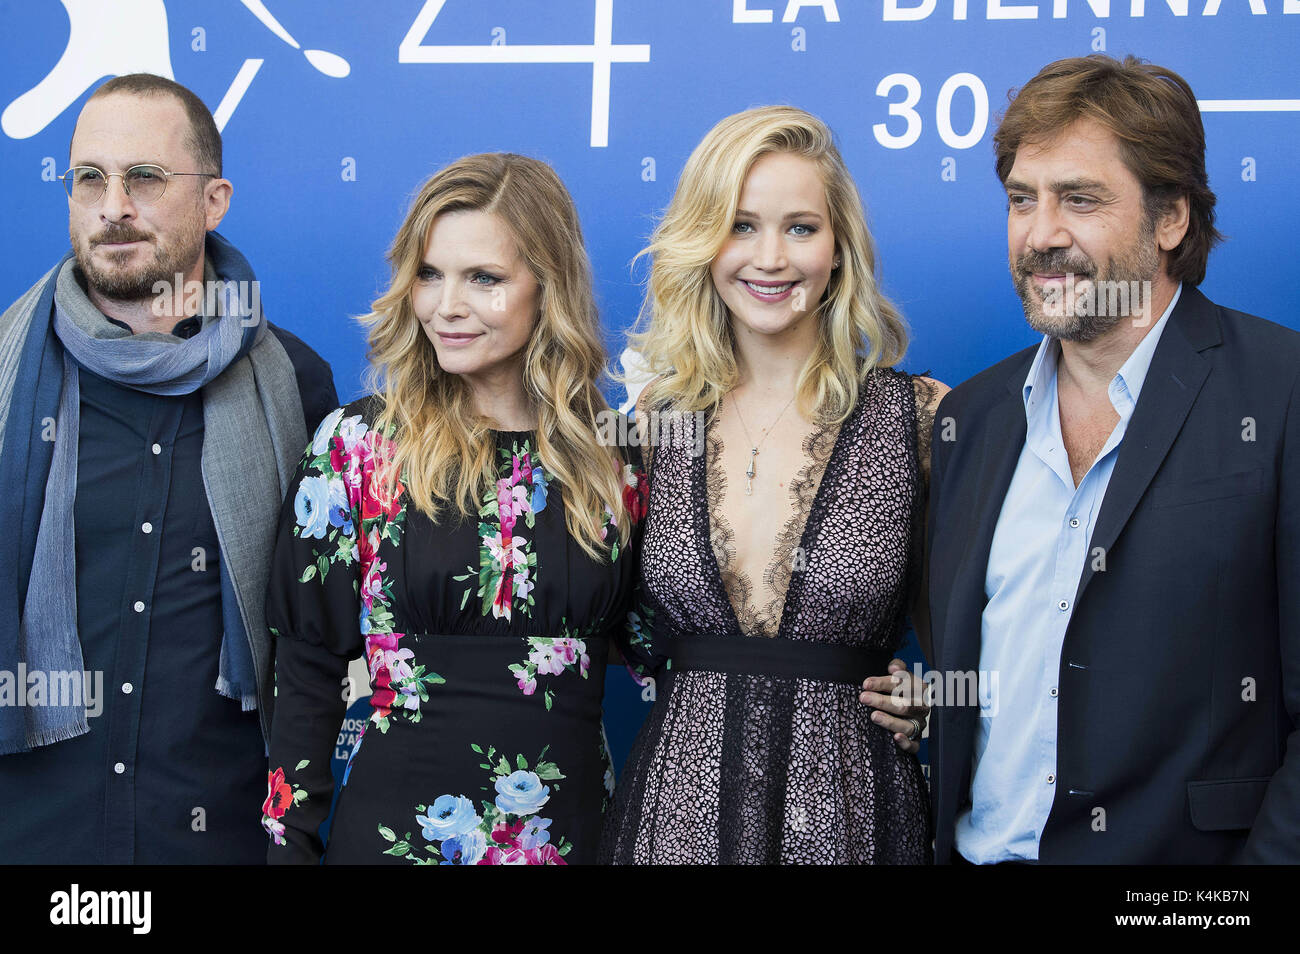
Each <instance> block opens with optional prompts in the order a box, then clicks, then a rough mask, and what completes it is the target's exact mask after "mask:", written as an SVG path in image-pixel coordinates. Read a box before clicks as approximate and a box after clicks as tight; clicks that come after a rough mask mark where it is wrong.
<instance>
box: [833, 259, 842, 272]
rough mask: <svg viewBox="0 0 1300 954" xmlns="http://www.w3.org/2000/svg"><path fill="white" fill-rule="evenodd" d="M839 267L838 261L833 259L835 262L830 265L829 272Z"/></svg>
mask: <svg viewBox="0 0 1300 954" xmlns="http://www.w3.org/2000/svg"><path fill="white" fill-rule="evenodd" d="M839 267H840V260H839V259H838V258H837V259H835V261H833V262H832V263H831V271H835V269H837V268H839Z"/></svg>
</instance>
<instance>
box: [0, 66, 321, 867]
mask: <svg viewBox="0 0 1300 954" xmlns="http://www.w3.org/2000/svg"><path fill="white" fill-rule="evenodd" d="M62 181H63V184H64V186H65V188H66V190H67V193H68V196H67V197H68V230H69V233H70V236H71V239H72V250H71V252H69V253H68V254H67V255H66V256H65V257H64V259H63V260H62V261H61V262H59V263H58V264H57V265H55V267H54V268H53V269H51V270H50V271H49V272H48V273H47V274H46V275H45V277H44V278H42V279H41V280H40V281H39V282H38V283H37V284H36V285H34V286H33V287H32V288H31V289H30V290H29V291H28V292H27V293H26V294H24V295H23V296H22V297H21V298H20V299H19V300H18V301H17V302H15V303H14V304H13V305H12V306H11V307H10V308H9V309H7V310H6V311H5V312H4V315H3V317H2V318H0V480H3V481H4V483H3V486H4V487H5V493H4V494H3V495H0V509H2V510H3V514H2V516H0V520H2V521H3V526H4V527H5V528H6V531H7V533H8V534H10V542H9V545H8V546H6V547H3V548H0V603H3V605H5V606H6V607H13V608H14V609H11V610H10V611H9V612H7V613H5V614H3V617H0V805H3V806H4V811H3V812H2V813H0V863H25V862H36V863H55V864H58V863H78V864H86V863H110V864H122V863H205V864H213V863H261V862H262V861H263V859H264V858H265V853H266V839H265V835H264V833H263V832H262V829H261V826H260V824H259V818H258V815H257V810H256V805H257V803H258V799H259V798H260V797H261V796H262V794H263V793H264V792H265V785H266V762H265V741H264V740H265V737H266V733H267V731H268V728H269V725H270V717H271V711H270V710H271V705H272V701H273V700H272V696H273V686H272V666H271V647H270V644H269V640H268V636H267V633H266V627H265V623H264V620H263V616H262V612H263V610H262V601H263V595H264V591H265V588H266V579H267V573H268V566H269V562H270V557H271V547H272V536H273V533H274V529H275V523H276V516H277V514H278V512H279V508H280V503H281V501H282V499H283V498H284V495H285V493H286V491H287V489H288V480H289V478H290V475H291V473H292V471H293V467H294V464H295V463H296V461H297V459H298V456H299V455H300V454H301V452H302V448H303V447H304V446H305V444H306V441H307V435H308V434H309V433H311V430H312V429H313V428H314V427H315V425H316V423H317V422H318V421H319V420H320V419H321V418H323V417H324V415H325V414H326V413H327V412H328V411H329V410H330V409H331V408H333V407H335V406H336V405H337V404H338V398H337V395H336V394H335V390H334V382H333V377H332V375H331V373H330V369H329V366H328V365H327V364H326V363H325V362H324V361H323V360H322V359H321V358H320V357H319V356H318V355H317V354H316V353H315V352H313V351H312V350H311V349H310V348H308V347H307V346H306V345H305V344H303V343H302V342H301V341H299V340H298V339H297V338H295V337H294V336H293V335H291V334H289V333H288V332H286V331H284V330H283V329H280V328H276V327H275V326H273V325H271V324H269V323H268V322H267V321H266V319H265V317H264V316H263V315H262V313H261V307H260V303H261V294H260V291H259V290H258V286H257V284H256V278H255V277H254V274H253V271H252V269H251V267H250V266H249V263H248V262H247V261H246V260H245V258H244V257H243V256H242V255H241V254H240V253H239V251H238V250H237V249H236V248H235V247H234V246H233V245H232V244H230V243H229V242H228V241H226V240H225V239H223V238H222V237H221V236H219V235H218V234H217V233H216V232H214V231H213V230H214V229H215V228H216V227H217V226H218V225H219V224H220V222H221V220H222V218H223V217H224V216H225V214H226V212H227V210H228V209H229V206H230V197H231V192H232V186H231V183H230V182H229V181H228V180H226V179H224V178H222V176H221V138H220V135H219V133H218V132H217V128H216V125H215V123H214V122H213V119H212V115H211V113H209V111H208V109H207V108H206V107H205V106H204V105H203V103H202V102H201V101H200V100H199V99H198V97H196V96H195V95H194V94H193V93H192V92H190V91H189V90H188V89H186V88H184V87H183V86H180V85H179V84H177V83H174V82H172V81H171V80H168V79H164V78H162V77H158V76H152V75H148V74H134V75H130V76H122V77H118V78H116V79H113V80H110V81H109V82H107V83H105V84H104V85H103V86H101V87H100V88H99V89H97V90H96V91H95V92H94V94H92V96H91V97H90V99H89V100H88V101H87V103H86V105H85V108H84V109H83V110H82V112H81V115H80V117H79V118H78V120H77V125H76V129H75V131H74V133H73V137H72V149H71V168H70V169H69V171H68V172H67V173H66V174H65V175H64V176H63V177H62ZM213 289H217V290H218V293H217V294H212V293H211V290H213ZM196 292H206V293H196ZM250 806H253V807H252V808H250ZM250 811H251V812H252V814H249V813H250Z"/></svg>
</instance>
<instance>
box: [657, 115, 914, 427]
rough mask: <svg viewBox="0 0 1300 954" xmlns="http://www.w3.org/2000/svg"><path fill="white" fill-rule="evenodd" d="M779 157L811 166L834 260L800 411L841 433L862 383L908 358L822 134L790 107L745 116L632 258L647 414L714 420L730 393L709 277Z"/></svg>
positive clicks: (840, 164) (715, 132) (867, 238)
mask: <svg viewBox="0 0 1300 954" xmlns="http://www.w3.org/2000/svg"><path fill="white" fill-rule="evenodd" d="M778 152H780V153H790V154H793V155H796V156H801V157H803V158H805V159H809V160H811V161H812V162H814V163H815V164H816V165H817V167H818V170H819V171H820V173H821V178H822V182H823V183H824V184H825V188H826V205H827V207H828V209H829V210H830V224H831V230H832V232H833V233H834V235H835V245H836V252H837V253H838V256H839V258H840V260H841V266H840V267H839V268H837V269H836V270H834V271H833V272H831V278H830V283H829V284H828V285H827V289H826V295H825V297H824V298H823V300H822V301H821V302H820V303H819V304H818V306H817V308H816V310H815V311H814V312H813V315H812V318H813V320H815V321H816V322H817V325H818V337H817V347H816V349H815V350H814V351H813V353H812V355H810V356H809V358H808V361H807V363H806V364H805V365H804V368H803V370H802V372H801V373H800V376H799V381H798V386H797V394H798V396H799V404H800V407H801V409H803V410H804V411H805V412H806V413H808V414H810V415H812V416H816V417H818V418H821V419H823V420H826V421H828V422H831V423H835V424H838V423H840V422H842V421H843V420H844V419H845V418H846V417H847V416H848V415H849V413H850V412H851V411H852V410H853V407H854V405H856V403H857V400H858V390H859V388H860V387H861V385H862V382H863V381H864V380H865V378H866V375H867V373H868V372H870V371H871V369H872V368H873V367H875V366H877V365H884V366H889V365H893V364H895V363H897V362H898V361H899V360H901V358H902V357H903V353H904V352H905V351H906V350H907V326H906V325H905V324H904V322H903V317H902V315H901V314H900V313H899V311H898V309H896V308H895V307H894V305H893V304H891V303H890V301H889V300H888V299H887V298H885V296H884V295H883V294H881V292H880V289H879V288H878V286H877V284H876V253H875V245H874V243H873V242H872V239H871V233H870V232H869V231H868V230H867V224H866V217H865V214H864V212H863V208H862V199H861V197H860V196H859V194H858V190H857V187H856V186H855V185H854V183H853V178H852V176H851V175H850V174H849V171H848V168H847V167H846V166H845V165H844V160H843V159H842V158H841V157H840V153H839V150H838V149H837V148H836V147H835V143H834V139H833V137H832V134H831V131H830V129H829V128H828V127H827V126H826V124H825V123H823V122H822V121H821V120H820V119H818V118H817V117H816V116H813V115H811V114H809V113H806V112H804V111H803V110H802V109H796V108H794V107H792V106H765V107H761V108H758V109H750V110H746V111H745V112H742V113H736V114H734V115H732V116H728V117H727V118H726V119H723V120H722V121H721V122H719V123H718V124H717V125H716V126H714V127H713V128H712V129H711V130H709V133H708V135H706V136H705V137H704V139H703V140H702V141H701V142H700V144H699V145H698V146H696V147H695V151H694V152H692V153H691V156H690V158H689V159H688V160H687V162H686V167H685V169H683V171H682V175H681V179H680V180H678V183H677V191H676V192H675V193H674V194H673V199H672V202H671V203H670V204H669V206H668V209H667V211H666V212H665V213H664V216H663V218H662V220H661V221H660V223H659V225H658V226H657V227H656V228H655V230H654V234H653V235H652V236H651V240H650V244H649V245H648V246H647V247H646V248H644V249H643V250H642V251H641V252H639V253H638V254H637V259H639V258H641V257H642V256H649V257H650V259H651V263H652V264H651V269H650V281H649V288H648V290H647V295H646V298H645V302H644V304H643V306H642V309H641V315H640V317H639V319H638V326H639V328H641V329H643V330H640V331H638V332H637V333H635V334H633V335H632V336H631V340H632V347H633V349H635V350H636V351H638V352H639V353H640V355H641V359H642V364H643V366H644V367H643V369H642V370H643V371H648V372H650V373H652V374H655V375H657V377H656V378H655V380H654V381H652V382H651V383H650V384H649V385H648V386H647V387H646V392H645V397H644V399H643V402H644V406H646V407H658V406H661V405H667V406H670V407H672V408H675V409H677V410H681V411H700V410H703V411H710V412H711V411H714V410H716V409H717V407H718V406H719V403H720V402H721V400H722V397H723V395H725V394H726V393H727V392H728V391H729V390H731V389H732V388H734V387H735V386H736V384H737V383H738V380H739V372H738V370H737V367H736V355H735V342H734V337H733V334H732V330H731V323H730V320H729V317H728V313H727V308H726V305H725V304H724V303H723V300H722V297H721V296H720V295H719V294H718V291H717V289H716V288H715V287H714V284H713V279H712V277H711V275H710V271H709V267H710V264H711V263H712V262H713V260H714V258H716V257H717V255H718V253H719V252H720V251H721V249H722V246H723V245H724V244H725V243H726V241H727V239H728V238H729V236H730V234H731V230H732V227H733V225H734V222H735V215H736V208H737V206H738V204H739V202H740V193H741V190H742V188H743V186H744V183H745V178H746V177H747V176H748V175H749V170H750V169H751V168H752V167H753V165H754V163H755V162H756V161H757V160H758V159H759V157H761V156H764V155H766V154H768V153H778ZM634 261H635V259H634Z"/></svg>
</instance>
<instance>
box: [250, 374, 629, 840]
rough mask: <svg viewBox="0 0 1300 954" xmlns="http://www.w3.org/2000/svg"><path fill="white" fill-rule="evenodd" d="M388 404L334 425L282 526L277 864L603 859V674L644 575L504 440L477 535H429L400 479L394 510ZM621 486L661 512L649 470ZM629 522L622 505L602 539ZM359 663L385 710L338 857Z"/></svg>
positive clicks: (469, 527)
mask: <svg viewBox="0 0 1300 954" xmlns="http://www.w3.org/2000/svg"><path fill="white" fill-rule="evenodd" d="M378 408H379V405H378V402H377V400H376V399H374V398H368V399H363V400H362V401H358V402H355V403H353V404H350V405H348V406H347V407H344V408H339V409H338V410H336V411H334V412H333V413H332V414H330V415H329V416H328V417H327V418H326V419H325V420H324V421H323V422H322V424H321V426H320V428H319V429H318V430H317V431H316V434H315V436H314V437H313V438H312V441H311V445H310V446H309V447H308V449H307V452H306V455H305V456H304V457H303V460H302V462H301V463H300V464H299V467H298V471H297V473H296V475H295V477H294V480H293V484H292V487H293V489H292V491H291V493H290V495H289V498H288V499H287V500H286V501H285V506H284V510H283V512H282V514H281V518H280V527H279V536H278V540H277V544H276V550H275V556H274V559H273V563H272V569H271V583H270V588H269V592H268V595H267V621H268V625H269V626H270V627H271V630H272V633H273V635H274V636H275V642H276V702H275V713H274V720H273V725H272V732H271V751H270V772H269V773H268V786H267V788H268V791H267V797H266V801H265V803H264V804H263V806H262V824H263V827H264V828H265V829H266V831H267V833H268V835H269V837H270V841H271V843H270V846H269V850H268V859H269V860H270V861H271V862H272V863H277V862H299V863H316V862H318V861H320V860H321V859H322V856H323V858H324V860H325V861H327V862H331V863H364V864H373V863H385V862H387V863H395V864H462V865H463V864H573V863H582V862H591V861H593V860H594V859H595V856H596V851H597V840H598V837H599V831H600V825H601V814H602V812H603V811H604V809H605V807H606V805H607V803H608V801H609V799H610V796H611V794H612V791H613V778H614V777H613V770H612V768H611V766H610V762H609V754H608V749H607V747H606V744H605V740H604V733H603V730H602V726H601V699H602V696H603V690H604V674H605V661H606V658H607V656H608V654H609V645H608V640H609V639H610V638H613V637H614V635H615V633H614V629H615V627H616V626H617V627H621V626H622V625H623V619H624V617H625V614H626V611H627V604H628V599H629V596H630V589H631V581H632V576H633V567H632V563H633V560H632V558H631V556H630V555H629V554H627V553H623V554H619V553H617V552H614V553H612V554H611V556H612V557H613V559H612V560H609V559H607V560H605V561H604V562H598V561H596V560H593V559H591V557H589V556H588V555H587V554H586V553H585V552H584V551H583V550H582V548H581V547H580V546H579V545H578V544H577V543H576V542H575V541H574V540H573V539H571V538H570V537H569V535H568V533H567V530H566V528H565V520H564V501H563V493H562V488H561V487H559V485H558V484H556V483H553V482H551V479H550V475H549V472H548V471H547V470H546V466H545V463H544V462H543V461H540V460H539V459H538V457H537V451H536V438H535V434H533V433H532V432H518V431H515V432H510V431H500V432H496V434H495V437H496V454H497V464H498V466H497V478H498V479H497V481H496V485H495V486H494V487H492V488H491V489H490V490H489V492H488V493H487V494H486V495H485V497H484V500H483V504H482V509H481V510H480V513H479V515H478V519H477V521H473V520H463V519H460V518H459V516H458V515H456V514H454V513H453V514H451V515H449V516H444V517H443V518H442V520H441V522H440V523H438V524H434V523H433V522H432V521H431V520H429V519H428V518H427V517H426V516H425V515H424V514H422V513H421V512H419V511H418V510H417V509H416V508H415V507H413V506H409V497H408V496H407V495H406V493H405V492H404V490H403V488H402V487H401V485H400V483H399V485H398V487H397V488H396V489H397V493H396V494H395V495H391V496H390V495H388V494H386V493H385V490H384V488H383V486H382V482H381V481H379V480H377V479H375V477H374V474H375V469H376V467H377V466H378V465H379V464H380V463H381V462H382V461H383V460H385V459H386V458H387V457H388V456H389V455H391V454H392V453H393V450H394V445H393V443H392V441H391V440H390V439H389V437H387V436H385V435H382V434H379V433H377V432H376V431H375V430H374V429H373V422H374V419H375V416H376V413H377V411H378ZM623 476H624V496H625V501H626V503H627V504H628V511H629V513H631V514H633V516H637V515H639V514H642V513H644V494H645V490H646V485H645V478H644V476H643V475H642V474H641V473H640V471H639V470H638V469H637V468H635V467H634V466H632V465H627V466H625V467H624V474H623ZM614 520H615V518H614V517H613V516H612V514H610V513H609V512H608V511H607V512H606V516H605V521H606V522H605V533H606V534H607V535H612V534H615V533H616V532H617V529H616V527H615V526H614ZM623 549H624V550H626V549H627V548H623ZM358 656H364V657H365V660H366V663H367V665H368V668H369V672H370V689H371V696H370V705H371V714H370V719H369V722H368V723H367V726H366V728H365V731H364V732H362V734H361V736H360V738H358V739H357V742H356V743H355V745H354V747H353V749H352V752H351V755H350V757H349V759H348V763H347V769H346V771H345V774H344V777H343V788H342V791H341V793H340V795H339V799H338V805H337V807H336V809H335V814H334V820H333V822H332V823H331V827H330V834H329V844H328V846H326V845H323V844H322V842H321V838H320V836H319V834H318V829H319V828H320V825H321V823H322V822H323V821H324V819H325V817H326V815H327V814H328V813H329V808H330V801H331V796H332V792H333V779H332V777H331V774H330V759H331V754H332V751H333V747H334V742H335V739H336V737H337V733H338V729H339V725H340V723H341V721H342V719H343V715H344V710H345V707H346V705H347V703H348V700H349V696H350V693H349V688H350V687H349V686H348V677H347V667H348V661H349V660H350V659H354V658H356V657H358Z"/></svg>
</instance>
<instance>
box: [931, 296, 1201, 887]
mask: <svg viewBox="0 0 1300 954" xmlns="http://www.w3.org/2000/svg"><path fill="white" fill-rule="evenodd" d="M1181 294H1182V286H1181V285H1179V287H1178V289H1177V290H1176V291H1175V292H1174V297H1173V300H1172V301H1171V302H1170V303H1169V307H1168V308H1166V309H1165V311H1164V313H1163V314H1162V315H1161V316H1160V320H1159V321H1157V322H1156V324H1155V327H1153V328H1152V329H1151V330H1150V331H1149V332H1148V333H1147V335H1146V337H1144V338H1143V339H1142V341H1141V342H1140V343H1139V344H1138V346H1137V348H1136V349H1134V351H1133V353H1132V354H1131V355H1130V356H1129V358H1128V360H1127V361H1125V362H1124V365H1123V367H1121V368H1120V369H1119V372H1118V373H1117V374H1116V375H1115V377H1114V378H1113V379H1112V380H1111V382H1110V386H1109V388H1108V389H1107V391H1108V394H1109V396H1110V402H1111V405H1112V406H1113V407H1114V408H1115V412H1116V413H1117V414H1118V415H1119V423H1118V424H1116V425H1115V429H1114V430H1113V431H1112V432H1111V434H1110V437H1109V438H1107V440H1106V443H1105V445H1104V446H1103V447H1102V449H1101V453H1100V454H1098V455H1097V459H1096V461H1094V462H1093V465H1092V467H1091V468H1089V470H1088V472H1087V474H1085V475H1084V477H1083V480H1081V481H1080V482H1079V486H1078V487H1075V485H1074V476H1073V474H1071V472H1070V459H1069V456H1068V455H1067V454H1066V451H1065V442H1064V441H1063V439H1062V437H1061V418H1060V412H1059V408H1058V404H1057V395H1056V370H1057V359H1058V357H1059V355H1060V352H1061V345H1060V342H1058V341H1057V340H1056V339H1053V338H1049V337H1047V336H1046V335H1044V336H1043V342H1042V344H1041V345H1039V347H1038V353H1037V354H1036V355H1035V356H1034V362H1033V364H1032V365H1030V368H1029V374H1028V375H1027V376H1026V378H1025V388H1024V400H1025V424H1026V434H1025V445H1024V447H1023V448H1022V449H1021V452H1020V459H1019V461H1018V462H1017V464H1016V470H1015V474H1014V475H1013V476H1012V478H1011V484H1010V486H1009V487H1008V489H1007V495H1006V497H1005V498H1004V499H1003V503H1002V512H1001V514H1000V515H999V517H998V523H997V527H996V529H995V530H994V532H993V543H992V546H991V548H990V550H989V562H988V569H987V572H986V575H985V577H984V595H985V596H986V597H987V598H988V604H987V606H985V608H984V615H983V618H982V620H981V626H980V663H979V665H980V679H981V681H982V682H983V683H985V684H986V685H985V686H982V687H981V692H980V720H979V726H978V728H977V729H976V735H975V753H974V772H973V775H972V780H971V807H970V808H969V809H965V810H963V811H962V812H961V813H960V814H959V815H958V816H957V830H956V838H957V850H958V851H959V852H961V854H962V855H963V856H964V857H965V858H967V859H968V860H970V861H973V862H975V863H976V864H994V863H996V862H999V861H1036V860H1037V859H1038V842H1039V839H1040V838H1041V837H1042V834H1043V828H1044V826H1045V825H1046V824H1047V816H1048V814H1049V813H1050V812H1051V809H1052V799H1053V797H1054V796H1055V794H1056V731H1057V724H1056V704H1057V686H1056V683H1057V678H1058V674H1059V671H1060V666H1061V645H1062V643H1063V642H1064V641H1065V630H1066V627H1067V626H1068V625H1069V623H1070V616H1071V615H1072V614H1073V612H1074V596H1075V591H1076V590H1077V589H1078V587H1079V579H1080V577H1081V576H1082V574H1083V570H1084V567H1085V566H1086V565H1087V562H1088V560H1090V559H1093V556H1092V554H1090V553H1089V550H1088V542H1089V541H1090V540H1091V539H1092V532H1093V528H1094V527H1095V526H1096V524H1097V515H1098V513H1099V512H1100V511H1101V502H1102V500H1103V498H1105V496H1106V487H1107V486H1108V485H1109V484H1110V477H1111V474H1112V473H1113V472H1114V470H1115V461H1116V459H1117V458H1118V457H1119V445H1120V442H1121V441H1122V440H1123V439H1124V433H1125V431H1126V430H1127V429H1128V422H1129V419H1130V418H1131V417H1132V416H1133V409H1134V408H1135V407H1136V406H1137V401H1138V395H1139V394H1140V393H1141V391H1142V383H1143V382H1144V381H1145V380H1146V375H1147V371H1148V370H1149V369H1150V367H1151V357H1152V355H1153V354H1154V353H1155V350H1156V345H1157V344H1159V342H1160V336H1161V334H1163V333H1164V329H1165V325H1166V324H1167V323H1168V321H1169V314H1170V312H1172V311H1173V310H1174V305H1176V304H1177V303H1178V299H1179V296H1180V295H1181Z"/></svg>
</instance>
